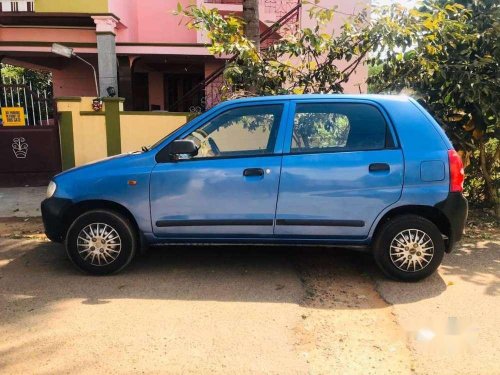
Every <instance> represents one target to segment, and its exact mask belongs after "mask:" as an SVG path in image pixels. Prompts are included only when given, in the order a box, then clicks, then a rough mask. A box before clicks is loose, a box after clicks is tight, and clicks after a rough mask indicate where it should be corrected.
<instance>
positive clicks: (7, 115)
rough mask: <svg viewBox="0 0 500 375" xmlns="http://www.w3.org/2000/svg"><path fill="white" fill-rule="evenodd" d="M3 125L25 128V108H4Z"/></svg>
mask: <svg viewBox="0 0 500 375" xmlns="http://www.w3.org/2000/svg"><path fill="white" fill-rule="evenodd" d="M2 125H3V126H24V125H26V120H25V118H24V108H23V107H2Z"/></svg>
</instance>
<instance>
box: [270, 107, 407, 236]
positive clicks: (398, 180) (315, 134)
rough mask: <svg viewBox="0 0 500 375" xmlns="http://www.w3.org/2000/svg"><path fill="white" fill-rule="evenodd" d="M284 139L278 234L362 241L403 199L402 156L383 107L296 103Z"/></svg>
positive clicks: (277, 212) (277, 220)
mask: <svg viewBox="0 0 500 375" xmlns="http://www.w3.org/2000/svg"><path fill="white" fill-rule="evenodd" d="M291 112H292V113H293V116H291V120H290V121H289V123H288V126H287V134H286V135H285V145H284V150H283V151H284V156H283V162H282V172H281V181H280V188H279V197H278V204H277V211H276V226H275V234H276V235H277V236H286V237H290V236H298V237H309V236H311V237H314V238H318V237H322V236H325V237H332V238H339V239H343V238H349V239H351V238H352V239H362V238H365V237H366V236H367V235H368V232H369V230H370V226H371V224H372V223H373V222H374V220H375V219H376V217H377V215H378V214H379V213H380V212H382V211H383V209H384V208H386V207H387V206H389V205H391V204H393V203H395V202H397V201H398V199H399V198H400V196H401V191H402V186H403V167H404V161H403V154H402V151H401V149H400V148H399V147H398V144H397V140H396V137H395V134H394V131H393V129H392V127H391V125H390V122H389V119H388V117H387V115H386V114H385V112H384V111H383V109H382V108H381V107H380V106H379V105H377V104H376V103H372V102H370V101H363V100H352V101H348V100H344V99H340V100H325V101H312V100H305V101H296V102H294V103H292V104H291Z"/></svg>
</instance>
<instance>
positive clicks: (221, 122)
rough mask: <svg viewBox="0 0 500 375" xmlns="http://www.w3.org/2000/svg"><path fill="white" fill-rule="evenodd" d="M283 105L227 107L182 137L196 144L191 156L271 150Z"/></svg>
mask: <svg viewBox="0 0 500 375" xmlns="http://www.w3.org/2000/svg"><path fill="white" fill-rule="evenodd" d="M282 112H283V105H281V104H280V105H262V106H252V107H241V108H235V109H230V110H228V111H226V112H224V113H222V114H220V115H219V116H217V117H215V118H214V119H212V120H210V121H209V122H208V123H206V124H205V125H203V126H201V127H200V128H198V129H196V130H195V131H193V132H192V133H190V134H189V135H188V136H186V137H185V138H184V139H192V140H193V141H195V142H196V144H197V145H198V146H199V150H198V155H196V156H194V157H193V158H207V157H224V156H225V157H227V156H244V155H262V154H272V153H273V152H274V145H275V143H276V135H277V132H278V128H279V124H280V120H281V114H282Z"/></svg>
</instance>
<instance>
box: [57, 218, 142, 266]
mask: <svg viewBox="0 0 500 375" xmlns="http://www.w3.org/2000/svg"><path fill="white" fill-rule="evenodd" d="M136 250H137V234H136V232H135V230H134V227H133V226H132V225H131V223H130V222H129V220H127V219H126V218H125V217H123V216H122V215H120V214H118V213H116V212H113V211H107V210H93V211H88V212H86V213H84V214H82V215H81V216H79V217H78V218H77V219H76V220H75V221H74V222H73V224H72V225H71V227H70V228H69V230H68V234H67V236H66V252H67V254H68V257H69V258H70V259H71V261H72V262H73V263H74V264H75V265H76V266H77V267H78V268H80V269H81V270H83V271H86V272H89V273H92V274H94V275H107V274H111V273H115V272H119V271H120V270H122V269H123V268H125V267H126V266H127V265H128V264H129V263H130V261H131V260H132V258H133V257H134V255H135V252H136Z"/></svg>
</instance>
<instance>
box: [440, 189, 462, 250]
mask: <svg viewBox="0 0 500 375" xmlns="http://www.w3.org/2000/svg"><path fill="white" fill-rule="evenodd" d="M436 208H438V209H439V210H440V211H441V212H442V213H443V214H444V215H445V216H446V218H447V219H448V222H449V223H450V236H449V238H448V243H447V246H446V252H448V253H449V252H451V251H452V250H453V246H454V245H455V244H456V243H457V242H458V241H460V239H461V238H462V234H463V232H464V228H465V222H466V220H467V213H468V209H469V207H468V203H467V199H465V197H464V196H463V195H462V193H449V194H448V197H447V198H446V199H445V200H444V201H442V202H439V203H438V204H437V205H436Z"/></svg>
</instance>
